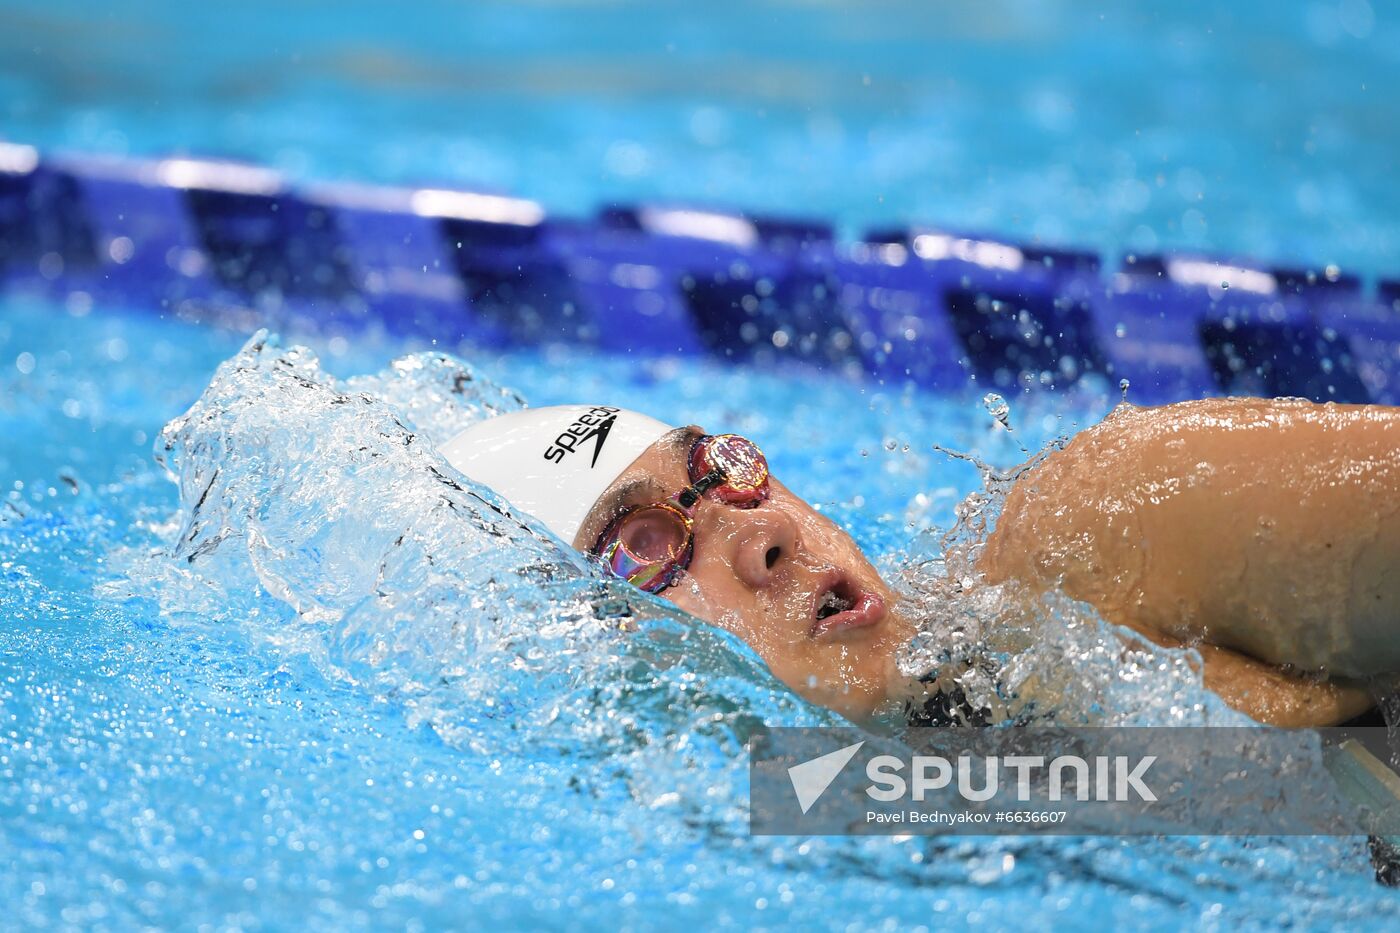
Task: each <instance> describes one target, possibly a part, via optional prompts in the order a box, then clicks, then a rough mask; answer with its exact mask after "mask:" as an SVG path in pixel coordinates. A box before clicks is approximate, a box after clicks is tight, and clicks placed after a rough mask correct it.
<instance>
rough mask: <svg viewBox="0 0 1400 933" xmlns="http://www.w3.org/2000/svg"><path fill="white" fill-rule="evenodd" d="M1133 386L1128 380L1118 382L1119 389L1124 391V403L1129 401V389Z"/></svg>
mask: <svg viewBox="0 0 1400 933" xmlns="http://www.w3.org/2000/svg"><path fill="white" fill-rule="evenodd" d="M1131 385H1132V384H1131V383H1130V382H1128V380H1126V379H1120V380H1119V381H1118V388H1119V389H1120V390H1121V391H1122V393H1123V401H1125V402H1126V401H1127V400H1128V388H1129V387H1130V386H1131Z"/></svg>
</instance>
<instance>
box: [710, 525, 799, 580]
mask: <svg viewBox="0 0 1400 933" xmlns="http://www.w3.org/2000/svg"><path fill="white" fill-rule="evenodd" d="M726 511H728V512H729V513H730V514H729V515H726V516H725V518H726V519H727V524H729V525H730V526H731V527H730V528H728V529H726V530H727V538H728V541H727V542H726V546H727V547H728V548H729V550H730V553H729V559H730V564H731V565H732V566H733V568H734V575H735V576H737V577H738V578H739V580H740V581H741V582H742V583H743V584H744V585H745V586H748V587H751V588H753V589H756V590H759V589H764V588H766V587H768V586H771V585H772V583H773V578H774V576H775V574H777V573H778V572H779V571H780V570H781V569H782V568H783V566H784V565H785V564H786V563H787V562H789V561H791V560H792V559H793V557H794V552H795V551H796V549H797V525H796V524H795V523H794V522H793V520H792V518H791V517H790V516H789V515H788V514H787V513H786V512H785V511H783V510H781V509H775V508H771V507H759V508H756V509H747V510H744V511H738V510H733V509H730V510H726Z"/></svg>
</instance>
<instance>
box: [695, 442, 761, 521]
mask: <svg viewBox="0 0 1400 933" xmlns="http://www.w3.org/2000/svg"><path fill="white" fill-rule="evenodd" d="M716 471H718V472H719V473H720V474H721V475H722V476H723V477H724V481H723V482H721V483H719V484H718V485H716V486H712V487H710V488H709V489H707V490H706V491H705V495H707V496H710V497H711V498H714V499H718V500H719V501H721V502H727V503H729V504H730V505H734V506H738V507H739V508H741V509H751V508H753V507H754V506H756V505H758V504H759V503H760V502H762V501H763V500H764V499H767V498H768V459H767V458H766V457H764V456H763V451H761V450H759V449H758V445H756V444H755V443H754V442H753V441H751V440H749V439H748V438H746V437H740V436H739V435H737V434H715V435H711V436H707V437H702V438H700V440H698V441H696V442H695V446H694V447H692V448H691V450H690V481H691V482H692V483H698V482H700V480H701V479H703V478H704V477H706V476H709V475H710V474H712V473H714V472H716Z"/></svg>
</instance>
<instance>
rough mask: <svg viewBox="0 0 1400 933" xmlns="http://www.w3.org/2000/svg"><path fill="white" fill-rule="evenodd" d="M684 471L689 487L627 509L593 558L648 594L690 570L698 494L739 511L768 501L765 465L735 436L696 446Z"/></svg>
mask: <svg viewBox="0 0 1400 933" xmlns="http://www.w3.org/2000/svg"><path fill="white" fill-rule="evenodd" d="M689 471H690V482H691V485H690V486H688V487H686V488H685V489H683V490H681V491H680V492H679V493H677V494H676V495H674V496H672V497H671V498H670V499H667V500H666V501H665V502H657V503H654V504H652V505H643V506H637V507H636V508H632V509H629V510H628V511H626V512H624V513H622V514H621V515H619V516H618V517H617V518H616V519H614V520H613V522H612V524H610V525H609V526H608V527H607V529H606V530H604V532H603V534H602V535H601V536H600V537H599V538H598V546H597V547H596V548H595V552H596V553H597V554H598V555H599V556H601V557H602V558H603V559H604V560H605V561H607V564H608V567H609V568H610V569H611V570H612V572H613V573H615V574H617V575H618V576H619V577H622V578H623V579H625V580H627V581H628V582H629V583H631V584H633V585H634V586H637V587H639V588H641V589H643V590H646V591H647V592H648V593H659V592H661V591H662V590H664V589H666V587H668V586H670V585H671V584H673V583H675V582H676V579H677V578H678V577H679V576H680V574H681V571H683V570H685V568H686V567H688V566H690V559H691V556H692V555H693V553H694V550H695V535H694V530H693V529H694V525H693V522H692V519H691V515H692V513H693V511H694V507H695V502H696V499H697V496H696V493H697V492H698V493H700V494H701V495H706V496H709V497H710V498H712V499H715V500H718V501H720V502H726V503H728V504H730V505H733V506H735V507H736V508H743V509H750V508H753V507H754V506H756V505H758V504H759V503H761V502H763V500H765V499H767V498H768V461H767V459H765V458H764V456H763V452H762V451H760V450H759V449H758V447H757V446H756V445H755V444H754V443H753V442H752V441H750V440H747V439H745V438H742V437H739V436H738V435H737V434H720V435H707V436H705V437H702V438H700V439H699V440H698V441H696V442H695V446H694V447H693V448H691V451H690V460H689Z"/></svg>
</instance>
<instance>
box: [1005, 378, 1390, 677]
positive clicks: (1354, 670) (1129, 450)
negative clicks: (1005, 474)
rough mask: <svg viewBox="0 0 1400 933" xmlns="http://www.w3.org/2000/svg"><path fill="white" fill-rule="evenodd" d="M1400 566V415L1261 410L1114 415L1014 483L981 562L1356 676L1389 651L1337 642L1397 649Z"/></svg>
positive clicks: (1277, 657)
mask: <svg viewBox="0 0 1400 933" xmlns="http://www.w3.org/2000/svg"><path fill="white" fill-rule="evenodd" d="M1397 568H1400V409H1393V408H1383V407H1379V406H1357V405H1345V406H1339V405H1330V406H1323V405H1314V404H1311V403H1305V402H1292V401H1281V400H1273V401H1269V400H1258V399H1210V400H1205V401H1200V402H1188V403H1183V404H1180V405H1172V406H1166V407H1164V408H1156V409H1125V410H1122V411H1119V412H1116V413H1115V414H1114V415H1112V416H1110V417H1109V418H1108V419H1105V421H1104V422H1103V423H1102V424H1100V425H1097V426H1095V427H1094V428H1091V429H1089V430H1086V431H1084V432H1083V433H1081V434H1080V435H1079V436H1078V437H1076V438H1075V439H1074V440H1073V441H1072V442H1071V443H1070V444H1069V445H1068V446H1067V447H1066V448H1065V449H1064V450H1063V451H1059V452H1057V453H1055V454H1053V455H1051V456H1050V457H1049V458H1047V459H1046V460H1045V462H1044V463H1042V464H1041V465H1040V466H1039V467H1038V468H1036V469H1035V470H1034V471H1032V472H1031V473H1030V474H1028V475H1027V476H1026V477H1024V478H1022V479H1021V480H1020V481H1019V482H1018V483H1017V484H1016V486H1015V488H1014V489H1013V490H1012V493H1011V494H1010V496H1009V497H1008V499H1007V502H1006V506H1005V509H1004V511H1003V514H1002V517H1001V519H1000V521H999V522H998V526H997V528H996V531H995V533H994V534H993V535H992V537H991V538H990V540H989V541H988V544H987V547H986V550H985V552H984V554H983V557H982V561H981V569H982V570H983V572H984V573H985V574H986V575H987V576H988V577H989V578H990V579H992V580H999V579H1006V578H1015V579H1019V580H1022V581H1026V582H1029V583H1039V584H1042V585H1060V586H1062V587H1063V588H1064V590H1065V591H1066V592H1068V593H1069V594H1070V595H1071V596H1074V597H1075V598H1078V599H1083V600H1085V601H1087V602H1089V603H1091V604H1093V605H1094V606H1096V607H1097V608H1098V609H1099V610H1100V612H1102V613H1103V614H1104V615H1105V616H1106V617H1107V618H1109V619H1111V620H1113V621H1118V622H1122V623H1124V624H1129V625H1132V626H1133V627H1135V628H1138V629H1139V630H1150V631H1158V632H1163V633H1167V634H1172V635H1177V636H1181V637H1184V638H1204V639H1206V640H1207V641H1210V642H1213V643H1216V644H1220V645H1224V646H1227V647H1231V648H1234V649H1237V650H1239V651H1242V652H1244V653H1246V654H1248V655H1251V656H1253V657H1256V658H1260V659H1263V660H1266V661H1270V662H1275V663H1279V662H1285V661H1287V662H1291V663H1298V664H1302V665H1303V666H1321V665H1309V664H1308V663H1307V661H1308V658H1309V657H1315V658H1319V659H1323V660H1324V661H1325V663H1326V665H1328V666H1330V667H1332V669H1333V670H1335V671H1338V672H1341V673H1344V674H1347V675H1352V676H1356V675H1366V674H1372V673H1379V671H1377V670H1363V669H1359V668H1358V666H1360V667H1361V668H1364V667H1365V665H1366V664H1368V663H1371V662H1372V661H1373V660H1374V659H1375V657H1376V656H1377V655H1376V653H1375V652H1374V651H1368V650H1367V649H1368V646H1367V644H1365V643H1364V639H1363V643H1359V644H1356V645H1352V646H1350V647H1349V648H1347V647H1346V646H1343V648H1344V649H1345V650H1340V651H1339V650H1338V648H1337V646H1336V645H1335V644H1332V643H1331V642H1333V641H1335V639H1334V638H1333V635H1334V633H1336V632H1338V631H1342V630H1347V631H1364V632H1370V633H1371V635H1372V637H1379V635H1380V634H1390V635H1391V636H1392V642H1393V643H1394V644H1395V645H1400V637H1395V628H1394V626H1395V625H1396V623H1400V573H1397ZM1378 633H1379V634H1378ZM1372 647H1374V646H1372ZM1391 654H1392V655H1394V654H1395V652H1394V651H1393V650H1392V652H1391ZM1289 655H1292V656H1289ZM1368 656H1369V657H1368ZM1387 663H1391V662H1387Z"/></svg>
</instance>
